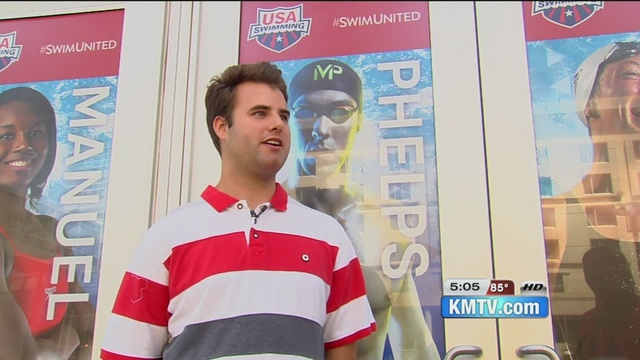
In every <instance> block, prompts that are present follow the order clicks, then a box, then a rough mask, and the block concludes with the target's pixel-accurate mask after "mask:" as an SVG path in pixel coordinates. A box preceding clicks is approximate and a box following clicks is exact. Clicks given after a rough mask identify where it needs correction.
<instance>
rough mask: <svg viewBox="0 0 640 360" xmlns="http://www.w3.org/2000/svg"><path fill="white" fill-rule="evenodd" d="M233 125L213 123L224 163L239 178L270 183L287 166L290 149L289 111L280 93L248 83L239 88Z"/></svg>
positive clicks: (218, 121) (233, 113)
mask: <svg viewBox="0 0 640 360" xmlns="http://www.w3.org/2000/svg"><path fill="white" fill-rule="evenodd" d="M231 116H232V118H233V124H232V125H231V126H230V127H229V126H228V125H226V123H225V122H224V120H220V119H218V118H216V119H214V127H215V129H216V131H217V132H218V136H219V137H220V140H221V145H223V147H222V156H223V160H225V161H227V166H229V168H230V169H233V170H232V172H233V173H234V174H235V175H238V176H245V177H256V178H261V179H270V178H272V177H275V175H276V173H277V172H278V171H279V170H280V168H282V166H283V165H284V162H285V160H286V159H287V156H288V155H289V148H290V146H291V132H290V130H289V110H288V109H287V102H286V101H285V98H284V95H283V94H282V92H280V90H278V89H277V88H275V87H271V86H269V85H266V84H262V83H255V82H245V83H242V84H240V85H238V87H237V88H236V104H235V107H234V108H233V111H232V115H231Z"/></svg>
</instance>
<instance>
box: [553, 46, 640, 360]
mask: <svg viewBox="0 0 640 360" xmlns="http://www.w3.org/2000/svg"><path fill="white" fill-rule="evenodd" d="M639 50H640V43H638V42H615V43H611V44H608V45H605V46H603V47H601V48H599V49H597V50H596V51H594V52H593V53H591V54H590V55H589V56H588V57H587V58H586V59H584V61H582V62H581V64H580V65H579V66H578V69H577V70H576V72H575V75H574V79H573V95H574V99H575V104H576V107H577V113H578V116H579V118H580V120H581V121H582V123H583V124H584V125H585V126H586V128H587V130H588V132H589V136H590V145H592V146H591V148H592V154H593V160H592V161H591V164H590V168H589V170H588V172H587V173H586V174H585V175H584V176H583V179H582V181H581V182H579V183H578V184H576V186H575V187H574V188H573V189H572V190H571V191H570V192H569V193H568V194H566V195H565V197H566V199H565V200H564V202H563V203H564V204H565V205H564V206H565V207H566V208H565V209H560V211H559V213H561V214H566V215H565V216H566V218H565V219H561V220H560V221H559V222H558V224H559V225H558V227H560V228H561V229H563V230H564V232H560V231H558V232H556V234H560V235H559V236H560V237H561V239H560V241H559V244H560V254H559V255H560V258H561V259H562V263H560V262H549V265H548V267H549V273H550V283H551V286H552V287H554V286H556V284H561V285H562V286H563V288H564V294H561V295H556V294H555V293H551V296H552V301H556V299H557V301H564V302H565V305H564V308H567V302H568V301H571V304H572V305H573V306H574V307H575V309H580V306H582V304H584V298H585V297H587V296H589V295H588V293H585V290H588V289H591V290H592V292H593V294H594V302H595V306H594V308H593V309H590V310H588V311H585V312H584V314H583V315H582V317H581V323H580V324H579V325H578V326H577V327H576V328H575V329H573V328H569V329H568V330H565V331H563V336H564V337H565V339H564V341H566V342H568V343H574V344H575V350H573V351H574V353H577V354H578V355H579V356H582V357H580V358H584V359H591V358H594V359H595V358H596V357H597V358H600V357H602V358H605V357H606V358H611V359H614V358H615V359H617V358H628V359H632V358H633V359H635V358H637V356H638V354H639V352H638V347H637V346H636V345H635V344H637V343H639V342H640V332H636V331H635V330H634V329H633V327H635V326H636V325H637V324H636V320H635V317H637V315H635V313H636V312H637V309H631V308H634V307H635V306H636V305H637V301H636V298H635V295H633V293H634V292H635V290H634V289H632V287H633V285H630V284H633V283H634V280H635V279H637V270H636V271H631V270H629V271H619V272H616V271H614V270H615V269H616V268H624V267H629V266H630V263H629V262H628V260H632V262H636V263H637V262H639V261H640V258H639V257H638V256H637V254H638V253H639V252H638V250H639V249H640V247H639V245H640V243H639V242H638V241H639V239H638V233H639V232H640V202H638V200H640V198H639V197H638V192H637V189H638V186H639V185H640V184H639V183H638V181H639V179H640V177H639V176H638V172H637V168H636V165H635V163H636V162H637V160H638V154H640V153H639V152H637V151H638V150H640V148H637V146H638V144H640V142H638V141H639V140H640V52H639ZM558 230H560V229H558ZM556 236H558V235H556ZM562 237H564V239H562ZM596 245H599V246H597V247H596ZM624 254H630V256H625V255H624ZM627 258H628V260H627ZM579 259H583V263H582V264H580V262H579ZM576 260H578V261H576ZM576 265H582V266H583V269H584V274H579V273H577V272H578V271H579V270H573V269H579V267H577V268H576ZM614 265H615V266H614ZM633 268H635V269H637V265H634V266H633ZM563 273H564V275H562V274H563ZM581 275H584V279H585V280H584V282H583V281H582V280H578V279H581ZM605 278H606V279H608V280H607V286H606V287H605V286H603V284H604V283H602V279H605ZM560 281H562V282H560ZM568 294H569V295H571V296H573V297H575V298H579V299H580V300H577V299H575V300H574V299H573V298H568ZM556 296H557V298H556ZM552 307H553V304H552ZM565 311H566V310H565ZM573 311H575V310H573ZM569 316H570V315H569ZM631 316H633V317H634V319H633V323H632V322H631V318H630V317H631ZM554 324H555V326H556V327H558V328H560V327H562V326H566V321H565V319H564V318H563V316H562V315H561V314H560V313H558V314H554ZM629 325H633V326H632V327H629ZM625 328H626V330H624V329H625Z"/></svg>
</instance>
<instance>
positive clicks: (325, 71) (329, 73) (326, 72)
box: [313, 64, 342, 81]
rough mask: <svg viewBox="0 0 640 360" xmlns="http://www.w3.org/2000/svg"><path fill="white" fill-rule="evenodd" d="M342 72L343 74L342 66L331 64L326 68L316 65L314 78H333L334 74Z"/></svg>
mask: <svg viewBox="0 0 640 360" xmlns="http://www.w3.org/2000/svg"><path fill="white" fill-rule="evenodd" d="M340 74H342V66H339V65H333V64H329V65H327V67H326V68H322V66H320V65H316V68H315V69H314V70H313V80H314V81H315V80H318V79H327V80H333V75H340Z"/></svg>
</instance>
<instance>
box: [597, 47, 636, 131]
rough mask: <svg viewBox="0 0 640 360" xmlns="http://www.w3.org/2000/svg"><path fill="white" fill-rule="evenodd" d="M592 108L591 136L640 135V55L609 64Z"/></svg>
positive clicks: (605, 68) (601, 77) (599, 84)
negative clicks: (639, 133) (638, 133)
mask: <svg viewBox="0 0 640 360" xmlns="http://www.w3.org/2000/svg"><path fill="white" fill-rule="evenodd" d="M589 106H590V107H591V109H590V111H589V114H590V116H589V127H590V129H591V134H593V135H605V134H620V133H637V132H640V55H636V56H633V57H629V58H626V59H622V60H619V61H616V62H613V63H610V64H607V65H606V66H605V67H604V69H603V70H602V73H601V75H600V77H599V78H598V83H597V84H596V87H595V88H594V94H593V95H592V99H591V100H590V103H589Z"/></svg>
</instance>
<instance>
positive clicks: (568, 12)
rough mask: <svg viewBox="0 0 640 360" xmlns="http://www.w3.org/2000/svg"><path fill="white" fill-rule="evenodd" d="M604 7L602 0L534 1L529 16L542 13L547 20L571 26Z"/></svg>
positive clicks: (578, 23)
mask: <svg viewBox="0 0 640 360" xmlns="http://www.w3.org/2000/svg"><path fill="white" fill-rule="evenodd" d="M602 8H604V1H534V2H533V5H532V6H531V16H534V15H538V14H542V16H543V17H544V18H545V19H547V20H548V21H550V22H552V23H554V24H557V25H560V26H564V27H566V28H572V27H575V26H578V25H580V24H582V23H583V22H585V21H587V19H589V18H590V17H591V16H593V14H595V13H596V11H598V10H600V9H602Z"/></svg>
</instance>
